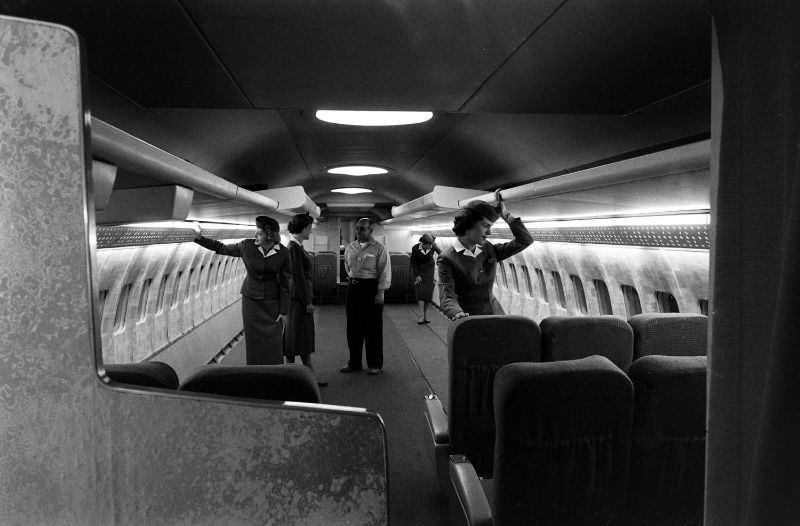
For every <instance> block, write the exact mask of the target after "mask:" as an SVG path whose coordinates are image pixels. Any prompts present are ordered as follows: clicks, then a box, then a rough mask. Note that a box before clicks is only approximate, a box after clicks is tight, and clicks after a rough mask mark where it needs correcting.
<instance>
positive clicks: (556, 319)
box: [540, 315, 633, 369]
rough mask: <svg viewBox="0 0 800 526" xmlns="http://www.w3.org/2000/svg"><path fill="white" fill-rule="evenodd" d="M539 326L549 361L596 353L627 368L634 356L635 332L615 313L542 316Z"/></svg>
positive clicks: (545, 359) (543, 349)
mask: <svg viewBox="0 0 800 526" xmlns="http://www.w3.org/2000/svg"><path fill="white" fill-rule="evenodd" d="M540 327H541V329H542V359H543V360H544V361H546V362H557V361H561V360H575V359H577V358H585V357H586V356H592V355H594V354H597V355H599V356H605V357H606V358H608V359H609V360H611V361H612V362H613V363H614V364H615V365H616V366H617V367H619V368H620V369H625V368H626V367H628V366H629V365H630V363H631V361H632V359H633V331H632V330H631V327H630V325H628V323H627V322H626V321H625V320H623V319H621V318H618V317H616V316H605V315H604V316H551V317H549V318H545V319H543V320H542V321H541V323H540Z"/></svg>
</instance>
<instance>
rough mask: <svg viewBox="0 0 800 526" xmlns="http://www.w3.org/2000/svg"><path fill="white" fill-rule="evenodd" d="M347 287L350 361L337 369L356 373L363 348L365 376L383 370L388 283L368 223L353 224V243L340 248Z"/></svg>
mask: <svg viewBox="0 0 800 526" xmlns="http://www.w3.org/2000/svg"><path fill="white" fill-rule="evenodd" d="M344 267H345V270H346V271H347V275H348V277H349V281H350V284H349V286H348V288H347V345H348V347H349V350H350V359H349V360H348V362H347V365H346V366H344V367H342V368H341V369H339V371H340V372H343V373H349V372H354V371H360V370H361V369H362V364H361V349H362V347H363V348H365V351H366V358H367V374H369V375H376V374H380V373H381V372H382V369H383V297H384V293H385V292H386V289H388V288H389V285H391V282H392V266H391V264H390V263H389V254H388V252H387V251H386V249H385V248H384V246H383V245H381V244H380V243H378V242H377V241H375V239H374V238H373V237H372V221H370V220H369V219H368V218H361V219H359V220H358V221H356V240H355V241H353V242H352V243H350V244H348V245H347V246H346V247H345V249H344Z"/></svg>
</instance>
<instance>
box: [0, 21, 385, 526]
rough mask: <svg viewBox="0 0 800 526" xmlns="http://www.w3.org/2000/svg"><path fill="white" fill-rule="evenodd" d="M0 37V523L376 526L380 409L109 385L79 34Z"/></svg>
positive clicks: (23, 27)
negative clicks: (101, 363)
mask: <svg viewBox="0 0 800 526" xmlns="http://www.w3.org/2000/svg"><path fill="white" fill-rule="evenodd" d="M0 41H2V43H3V46H4V55H3V61H0V78H4V79H10V81H9V82H8V83H4V86H3V90H0V140H2V144H1V145H2V150H3V155H2V156H0V187H2V188H3V191H2V192H0V220H2V223H3V225H4V226H5V228H3V229H0V243H2V244H3V246H6V247H12V246H13V247H15V250H3V251H0V441H2V444H3V447H2V448H0V502H1V503H2V505H0V524H69V525H72V524H76V525H77V524H80V525H106V524H353V525H378V524H386V523H387V520H388V517H387V480H386V448H385V429H384V428H383V425H382V423H381V422H380V419H379V417H378V416H377V415H374V414H370V413H368V412H365V411H358V412H354V411H342V410H333V409H328V410H326V409H319V408H313V407H312V408H302V407H290V406H284V405H275V404H269V403H256V402H245V401H241V402H232V401H222V400H219V399H214V398H212V397H201V396H193V395H188V394H186V393H176V392H166V391H160V390H147V389H142V390H129V389H125V388H119V387H113V386H110V385H106V384H104V383H102V382H101V379H100V377H99V376H98V373H97V365H96V361H97V360H98V359H100V352H99V350H98V349H99V344H100V342H99V340H100V338H101V336H100V330H99V328H97V327H96V323H98V322H99V319H98V317H97V316H96V313H95V312H94V311H93V304H94V302H95V301H96V299H97V287H96V286H95V285H96V284H95V283H93V281H94V280H95V279H97V280H98V281H100V277H99V275H98V273H97V269H98V264H97V258H96V254H95V252H94V250H93V249H92V247H93V245H94V240H93V239H92V236H93V228H94V226H93V210H92V209H93V207H92V206H90V203H89V197H88V196H89V195H90V193H91V192H90V188H88V187H87V185H88V184H89V183H88V182H87V180H88V176H87V169H86V163H87V162H89V160H88V158H87V156H86V152H87V148H86V145H87V144H86V140H87V138H88V136H89V134H88V130H86V129H85V128H84V123H85V121H84V118H83V117H84V111H83V110H84V107H83V103H82V99H81V90H80V81H81V78H82V74H81V64H80V60H79V58H80V55H79V40H78V37H77V35H75V34H74V33H73V32H72V31H71V30H68V29H66V28H64V27H61V26H53V25H50V24H44V23H39V22H30V21H21V20H18V19H11V18H7V17H2V16H0ZM87 218H88V220H87ZM65 239H67V240H69V243H65V242H64V240H65ZM54 246H57V247H59V249H60V250H59V260H58V264H57V265H54V264H53V262H52V259H50V258H46V257H43V254H47V253H48V249H50V248H51V247H54ZM120 265H121V264H120ZM127 268H128V267H127V266H126V267H123V274H125V275H128V274H129V273H128V272H127V270H126V269H127Z"/></svg>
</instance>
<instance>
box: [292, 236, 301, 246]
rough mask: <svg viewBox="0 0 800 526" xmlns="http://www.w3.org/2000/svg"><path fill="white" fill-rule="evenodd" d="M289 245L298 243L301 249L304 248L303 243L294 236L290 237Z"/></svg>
mask: <svg viewBox="0 0 800 526" xmlns="http://www.w3.org/2000/svg"><path fill="white" fill-rule="evenodd" d="M289 243H297V244H298V245H300V246H301V247H302V246H303V244H302V243H301V242H299V241H298V240H296V239H295V238H294V236H292V237H290V238H289Z"/></svg>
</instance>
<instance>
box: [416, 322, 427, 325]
mask: <svg viewBox="0 0 800 526" xmlns="http://www.w3.org/2000/svg"><path fill="white" fill-rule="evenodd" d="M426 323H428V322H427V321H418V322H417V325H425V324H426Z"/></svg>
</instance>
